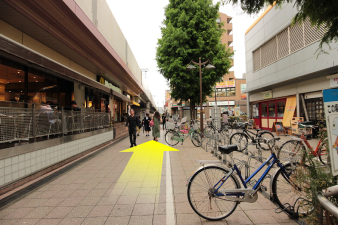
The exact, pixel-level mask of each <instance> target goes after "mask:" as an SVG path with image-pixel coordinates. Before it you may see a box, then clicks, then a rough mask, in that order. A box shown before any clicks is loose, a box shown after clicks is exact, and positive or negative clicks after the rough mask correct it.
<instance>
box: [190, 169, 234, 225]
mask: <svg viewBox="0 0 338 225" xmlns="http://www.w3.org/2000/svg"><path fill="white" fill-rule="evenodd" d="M227 173H228V171H227V170H225V169H224V168H221V167H217V166H209V167H204V168H202V169H201V170H199V171H197V172H196V173H195V174H194V175H193V176H192V178H191V180H190V182H189V184H188V200H189V203H190V206H191V207H192V209H193V210H194V211H195V212H196V213H197V214H198V215H199V216H200V217H203V218H204V219H207V220H221V219H224V218H226V217H228V216H230V215H231V213H233V212H234V211H235V209H236V207H237V205H238V202H234V201H228V200H225V199H224V198H223V196H216V195H215V190H214V186H215V185H216V184H217V183H218V182H219V181H220V180H221V179H222V178H223V177H224V176H225V175H226V174H227ZM239 188H240V185H239V182H238V181H237V179H236V178H235V177H234V175H233V174H231V176H230V177H229V178H228V179H227V180H226V181H225V182H224V183H223V185H222V186H221V188H220V189H239Z"/></svg>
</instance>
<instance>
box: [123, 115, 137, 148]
mask: <svg viewBox="0 0 338 225" xmlns="http://www.w3.org/2000/svg"><path fill="white" fill-rule="evenodd" d="M139 124H140V121H139V119H138V117H137V116H136V115H135V112H134V110H133V109H131V110H130V116H128V117H127V123H126V131H128V128H129V138H130V147H131V148H132V147H133V146H136V129H137V127H138V126H139Z"/></svg>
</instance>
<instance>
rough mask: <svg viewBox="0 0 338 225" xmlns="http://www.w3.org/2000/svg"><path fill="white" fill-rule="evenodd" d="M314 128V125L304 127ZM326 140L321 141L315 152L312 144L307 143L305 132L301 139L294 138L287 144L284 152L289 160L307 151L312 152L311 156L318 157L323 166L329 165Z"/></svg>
mask: <svg viewBox="0 0 338 225" xmlns="http://www.w3.org/2000/svg"><path fill="white" fill-rule="evenodd" d="M307 127H308V128H312V127H313V126H312V125H304V128H307ZM325 142H326V139H325V140H323V139H319V142H318V144H317V147H316V149H315V150H313V148H312V147H311V145H310V143H309V142H308V141H307V139H306V136H305V135H304V132H302V134H301V136H300V138H292V140H289V141H287V142H285V143H284V144H283V145H282V146H281V149H282V152H283V154H284V155H285V156H288V157H289V158H292V157H294V156H295V155H296V154H299V153H302V152H305V151H306V150H310V151H309V152H310V154H312V155H313V156H314V157H318V158H319V161H320V162H321V163H322V164H323V165H326V164H327V158H328V151H327V149H326V146H325Z"/></svg>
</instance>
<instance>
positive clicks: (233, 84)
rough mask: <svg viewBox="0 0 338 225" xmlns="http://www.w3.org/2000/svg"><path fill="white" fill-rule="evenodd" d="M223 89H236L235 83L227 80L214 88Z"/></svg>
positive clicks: (218, 83)
mask: <svg viewBox="0 0 338 225" xmlns="http://www.w3.org/2000/svg"><path fill="white" fill-rule="evenodd" d="M224 87H236V82H235V81H234V80H227V81H222V82H217V83H216V88H224Z"/></svg>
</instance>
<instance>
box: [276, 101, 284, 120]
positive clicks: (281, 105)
mask: <svg viewBox="0 0 338 225" xmlns="http://www.w3.org/2000/svg"><path fill="white" fill-rule="evenodd" d="M284 111H285V102H284V101H282V102H277V117H283V116H284Z"/></svg>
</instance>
